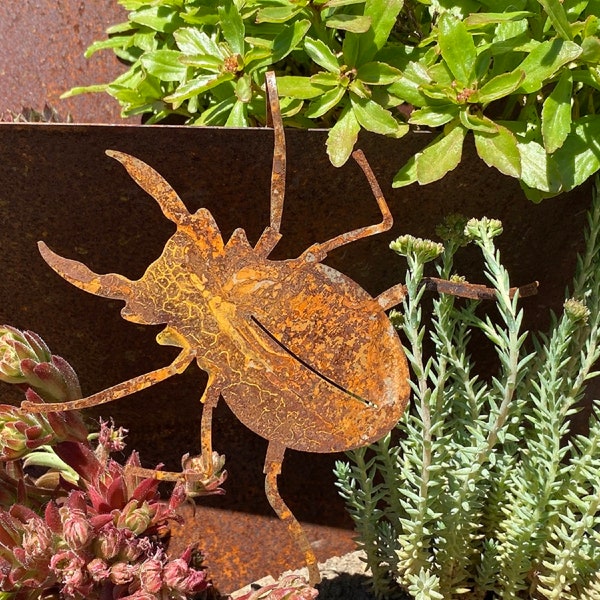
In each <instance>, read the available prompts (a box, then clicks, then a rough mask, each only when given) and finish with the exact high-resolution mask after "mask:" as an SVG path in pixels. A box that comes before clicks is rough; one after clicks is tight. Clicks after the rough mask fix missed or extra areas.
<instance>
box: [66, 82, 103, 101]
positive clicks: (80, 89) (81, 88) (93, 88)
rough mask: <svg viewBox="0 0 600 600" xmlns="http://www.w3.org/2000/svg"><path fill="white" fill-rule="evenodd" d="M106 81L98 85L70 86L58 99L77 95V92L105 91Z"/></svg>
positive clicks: (93, 92) (92, 92)
mask: <svg viewBox="0 0 600 600" xmlns="http://www.w3.org/2000/svg"><path fill="white" fill-rule="evenodd" d="M108 85H109V84H108V83H100V84H98V85H85V86H79V87H74V88H71V89H70V90H68V91H66V92H65V93H64V94H61V95H60V99H61V100H63V99H64V98H71V97H73V96H78V95H79V94H90V93H91V94H95V93H98V92H106V91H107V88H108Z"/></svg>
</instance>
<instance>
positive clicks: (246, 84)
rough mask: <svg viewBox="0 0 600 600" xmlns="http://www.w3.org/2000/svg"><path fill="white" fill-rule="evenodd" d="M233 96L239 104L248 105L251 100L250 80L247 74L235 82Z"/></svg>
mask: <svg viewBox="0 0 600 600" xmlns="http://www.w3.org/2000/svg"><path fill="white" fill-rule="evenodd" d="M235 95H236V97H237V99H238V100H239V101H240V102H246V103H248V102H250V100H252V80H251V79H250V75H248V74H247V73H246V74H244V75H243V76H242V77H240V78H239V79H238V80H237V82H236V84H235Z"/></svg>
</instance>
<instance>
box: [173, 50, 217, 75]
mask: <svg viewBox="0 0 600 600" xmlns="http://www.w3.org/2000/svg"><path fill="white" fill-rule="evenodd" d="M180 60H181V64H184V65H187V66H188V67H197V68H199V69H205V70H207V71H212V72H213V73H218V72H219V71H220V70H221V69H222V67H223V59H222V58H220V57H217V56H212V55H209V54H188V55H184V56H182V57H181V59H180Z"/></svg>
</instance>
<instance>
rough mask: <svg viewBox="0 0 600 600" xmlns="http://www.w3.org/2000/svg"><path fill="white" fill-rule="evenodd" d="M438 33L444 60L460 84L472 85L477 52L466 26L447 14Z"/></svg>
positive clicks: (444, 14) (444, 15)
mask: <svg viewBox="0 0 600 600" xmlns="http://www.w3.org/2000/svg"><path fill="white" fill-rule="evenodd" d="M438 33H439V36H438V43H439V46H440V52H441V54H442V58H443V59H444V61H445V62H446V64H447V65H448V67H449V68H450V71H452V74H453V75H454V77H455V78H456V80H457V81H458V82H460V83H462V84H463V85H470V84H471V83H473V78H474V68H475V61H476V60H477V50H476V49H475V42H474V41H473V37H472V36H471V34H470V33H469V31H468V29H467V27H466V25H465V24H464V23H463V22H462V21H461V20H460V19H457V18H456V17H455V16H453V15H452V14H450V13H449V12H445V13H442V15H441V16H440V18H439V22H438Z"/></svg>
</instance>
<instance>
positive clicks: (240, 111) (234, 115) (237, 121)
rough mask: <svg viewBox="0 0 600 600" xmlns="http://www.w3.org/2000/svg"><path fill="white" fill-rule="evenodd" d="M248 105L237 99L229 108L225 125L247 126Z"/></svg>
mask: <svg viewBox="0 0 600 600" xmlns="http://www.w3.org/2000/svg"><path fill="white" fill-rule="evenodd" d="M247 111H248V105H247V104H246V102H242V101H241V100H238V101H237V102H236V103H235V104H234V105H233V108H232V109H231V112H230V113H229V116H228V117H227V121H225V127H248V125H249V123H248V112H247Z"/></svg>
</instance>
